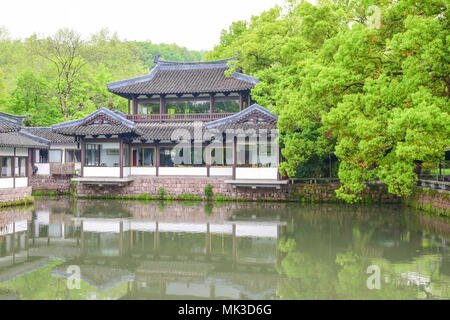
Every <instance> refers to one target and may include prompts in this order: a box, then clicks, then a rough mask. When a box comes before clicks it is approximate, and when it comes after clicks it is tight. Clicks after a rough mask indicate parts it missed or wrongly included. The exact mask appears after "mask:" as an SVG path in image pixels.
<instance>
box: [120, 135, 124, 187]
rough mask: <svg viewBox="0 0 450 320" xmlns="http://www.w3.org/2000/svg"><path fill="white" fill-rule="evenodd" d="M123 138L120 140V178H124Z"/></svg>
mask: <svg viewBox="0 0 450 320" xmlns="http://www.w3.org/2000/svg"><path fill="white" fill-rule="evenodd" d="M123 155H124V153H123V138H120V140H119V166H120V178H123Z"/></svg>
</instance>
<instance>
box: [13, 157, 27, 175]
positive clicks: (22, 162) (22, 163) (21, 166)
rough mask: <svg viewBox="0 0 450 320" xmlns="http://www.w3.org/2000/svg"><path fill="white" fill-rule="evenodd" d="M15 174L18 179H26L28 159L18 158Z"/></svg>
mask: <svg viewBox="0 0 450 320" xmlns="http://www.w3.org/2000/svg"><path fill="white" fill-rule="evenodd" d="M15 174H16V177H26V176H27V158H26V157H17V158H16V164H15Z"/></svg>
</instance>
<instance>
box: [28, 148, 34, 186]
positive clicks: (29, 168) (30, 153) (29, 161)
mask: <svg viewBox="0 0 450 320" xmlns="http://www.w3.org/2000/svg"><path fill="white" fill-rule="evenodd" d="M33 152H34V150H33V149H28V159H27V180H28V182H27V186H28V187H29V186H30V179H31V174H32V172H33V164H32V163H33V160H32V159H33Z"/></svg>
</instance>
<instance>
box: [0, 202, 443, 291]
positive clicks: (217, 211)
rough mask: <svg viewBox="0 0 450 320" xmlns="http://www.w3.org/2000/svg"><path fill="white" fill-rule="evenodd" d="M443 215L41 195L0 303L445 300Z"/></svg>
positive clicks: (3, 248) (20, 235)
mask: <svg viewBox="0 0 450 320" xmlns="http://www.w3.org/2000/svg"><path fill="white" fill-rule="evenodd" d="M449 297H450V221H449V220H448V219H443V218H437V217H432V216H429V215H427V214H426V213H424V212H422V211H417V210H414V209H411V208H407V207H402V206H395V205H392V206H349V205H330V204H321V205H319V204H317V205H316V204H314V205H306V204H305V205H303V204H296V203H257V202H255V203H250V202H223V203H202V202H183V203H180V202H139V201H115V200H105V201H103V200H73V199H69V198H58V199H43V200H37V201H36V203H35V205H34V206H33V207H30V208H15V209H7V210H3V211H0V299H449Z"/></svg>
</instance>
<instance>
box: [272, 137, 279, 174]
mask: <svg viewBox="0 0 450 320" xmlns="http://www.w3.org/2000/svg"><path fill="white" fill-rule="evenodd" d="M270 143H273V140H272V139H270ZM280 160H281V148H280V146H278V148H277V154H276V162H277V180H281V174H280Z"/></svg>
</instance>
